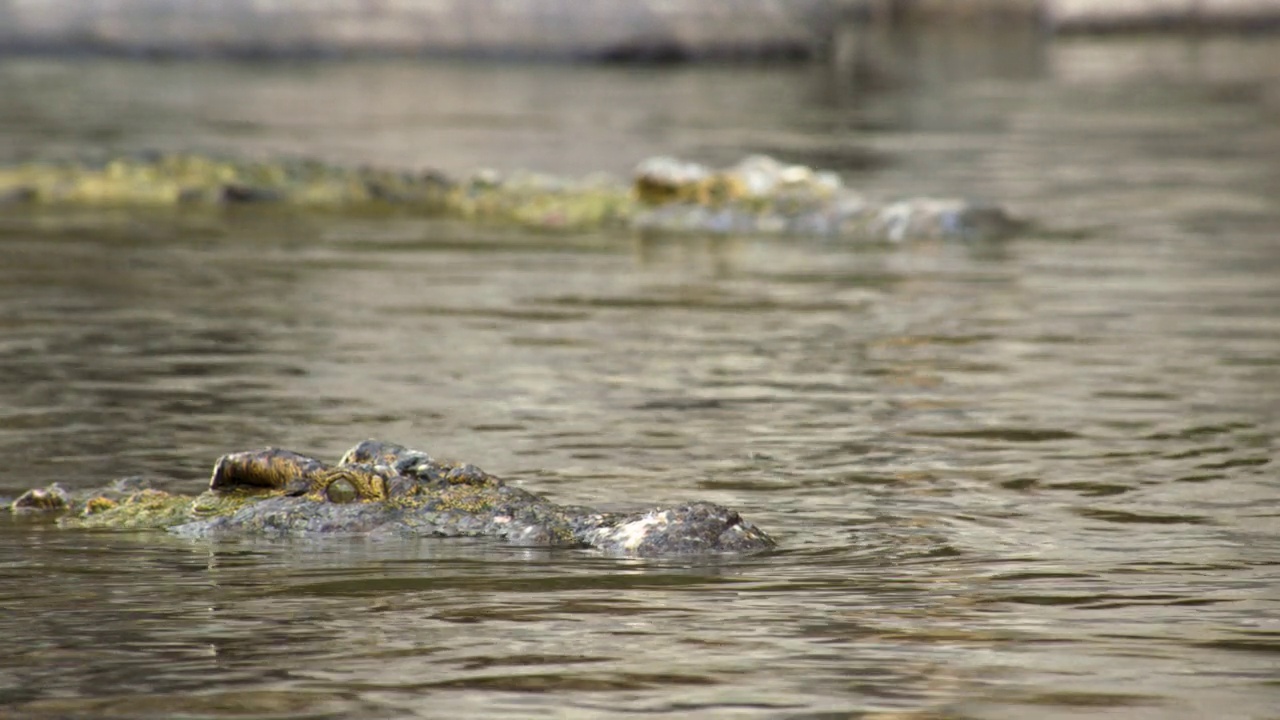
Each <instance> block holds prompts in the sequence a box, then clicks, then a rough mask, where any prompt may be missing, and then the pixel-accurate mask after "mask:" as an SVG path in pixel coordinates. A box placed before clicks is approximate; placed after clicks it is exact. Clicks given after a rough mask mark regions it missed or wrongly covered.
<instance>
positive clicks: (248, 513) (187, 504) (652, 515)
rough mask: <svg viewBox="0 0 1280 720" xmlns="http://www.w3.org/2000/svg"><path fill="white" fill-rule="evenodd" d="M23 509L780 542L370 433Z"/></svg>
mask: <svg viewBox="0 0 1280 720" xmlns="http://www.w3.org/2000/svg"><path fill="white" fill-rule="evenodd" d="M10 509H11V511H12V512H14V513H18V514H47V515H55V516H58V524H59V525H60V526H62V527H66V528H98V529H117V530H126V529H134V530H142V529H152V530H159V529H163V530H167V531H169V532H171V533H174V534H177V535H181V536H186V537H195V538H212V537H219V536H228V535H232V536H234V535H267V536H317V535H334V534H348V535H363V536H371V537H388V536H392V537H394V536H426V537H494V538H498V539H501V540H504V541H506V542H507V543H509V544H512V545H517V546H525V547H570V548H591V549H595V550H596V551H598V552H600V553H603V554H606V555H615V556H637V557H654V556H688V555H705V554H721V553H756V552H760V551H764V550H769V549H771V548H774V547H775V546H776V542H775V541H774V540H773V538H771V537H770V536H769V535H768V534H767V533H766V532H765V531H763V530H761V529H760V528H758V527H756V526H755V525H753V524H751V523H750V522H747V521H746V520H744V519H743V518H742V517H741V516H740V515H739V514H738V513H737V512H735V511H733V510H730V509H729V508H726V507H723V506H721V505H717V504H714V503H709V502H690V503H686V504H683V505H676V506H672V507H662V508H654V509H650V510H645V511H643V512H634V513H623V512H602V511H599V510H595V509H592V508H588V507H581V506H571V505H559V504H556V503H553V502H551V501H549V500H547V499H545V498H543V497H542V496H540V495H537V494H535V493H533V492H530V491H528V490H525V489H523V488H519V487H515V486H512V485H509V484H507V483H505V482H503V481H502V480H501V479H499V478H497V477H495V476H493V475H490V474H489V473H487V472H485V471H483V470H481V469H480V468H478V467H476V466H474V465H471V464H464V463H449V462H441V461H438V460H436V459H434V458H432V457H431V456H430V455H429V454H427V453H426V452H423V451H420V450H412V449H410V448H408V447H405V446H403V445H397V444H395V443H387V442H380V441H376V440H366V441H364V442H361V443H360V444H358V445H356V446H355V447H353V448H352V449H350V450H348V451H347V452H346V453H345V454H344V455H343V456H342V458H341V459H340V460H339V461H338V463H337V464H336V465H330V464H326V463H324V462H322V461H320V460H317V459H315V458H312V457H309V456H307V455H303V454H300V453H296V452H292V451H289V450H283V449H279V448H266V449H262V450H251V451H245V452H237V453H231V454H228V455H224V456H222V457H221V458H219V459H218V461H217V463H215V465H214V468H213V475H212V478H211V479H210V482H209V487H208V489H207V490H205V491H204V492H203V493H201V494H200V495H197V496H191V495H182V494H177V493H170V492H166V491H163V490H159V489H155V488H153V487H149V486H148V485H147V483H145V482H143V481H141V480H140V479H139V478H125V479H122V480H117V481H116V482H115V483H113V484H112V485H111V486H109V487H107V488H101V489H97V490H91V491H80V492H69V491H67V490H65V489H63V488H62V487H61V486H59V485H58V484H57V483H54V484H52V485H49V486H48V487H44V488H37V489H32V490H28V491H27V492H26V493H24V494H23V495H21V496H20V497H18V498H17V499H16V500H14V501H13V502H12V503H11V504H10Z"/></svg>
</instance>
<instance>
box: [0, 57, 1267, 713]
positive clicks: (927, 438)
mask: <svg viewBox="0 0 1280 720" xmlns="http://www.w3.org/2000/svg"><path fill="white" fill-rule="evenodd" d="M930 47H934V46H917V47H915V48H907V49H905V50H902V52H904V53H905V55H904V57H905V58H908V59H912V58H914V60H913V62H914V63H915V64H906V65H903V66H901V67H899V68H898V69H897V74H896V75H891V76H886V78H887V79H885V80H884V81H883V82H879V83H873V84H872V85H861V86H859V85H846V84H843V83H854V82H855V80H857V79H856V78H852V77H850V76H848V75H842V74H841V73H839V72H835V73H833V72H831V71H828V70H823V69H810V70H803V69H787V70H769V71H761V70H747V71H735V70H730V69H696V70H675V71H666V70H662V71H659V70H645V71H631V70H622V69H586V68H581V69H563V68H550V67H536V68H526V69H512V68H508V67H498V66H492V67H486V66H465V67H454V66H447V65H414V64H395V63H388V64H379V63H367V64H332V65H319V66H302V65H208V64H182V63H176V64H160V65H148V64H131V63H102V64H81V63H75V62H48V61H12V60H7V61H5V62H4V63H3V64H0V129H2V130H3V132H0V155H3V156H4V157H6V158H10V159H12V158H15V157H19V156H22V155H24V154H72V155H74V154H83V153H85V152H88V151H92V150H94V149H98V148H103V147H107V148H110V149H112V150H130V149H138V148H143V147H160V148H178V147H202V148H212V149H221V150H227V151H234V152H239V153H244V154H255V153H279V152H298V153H306V154H312V155H321V156H324V157H327V158H330V159H335V160H340V161H347V162H357V161H371V162H377V163H380V164H395V165H408V166H417V165H435V166H440V167H443V168H445V169H449V170H461V169H464V168H467V167H472V166H476V165H508V166H510V165H530V166H534V167H539V168H544V169H548V170H553V171H563V172H582V171H586V170H589V169H592V168H603V169H608V170H613V171H622V170H625V168H626V167H628V166H629V165H630V164H631V163H632V162H634V161H635V160H636V159H638V158H639V157H642V156H644V155H646V154H652V153H655V152H678V153H681V154H684V155H689V156H692V157H694V158H695V159H703V160H708V161H713V162H721V161H724V160H728V159H733V158H734V157H736V156H740V155H742V154H745V153H748V152H753V151H756V150H759V149H761V148H766V147H767V148H769V149H770V150H771V151H773V152H776V153H778V154H779V155H781V156H783V157H784V158H788V159H799V160H809V159H811V158H814V157H832V158H837V159H838V158H845V159H846V160H847V162H846V163H845V164H843V165H841V167H842V169H843V170H844V171H845V172H846V176H847V178H848V179H849V180H850V181H851V182H854V183H857V184H859V185H863V186H866V187H867V191H868V192H869V193H871V194H873V195H880V196H884V197H891V196H894V195H900V194H908V193H910V194H917V193H933V192H936V193H950V194H955V193H961V194H969V195H975V196H980V197H982V196H985V197H989V198H996V199H1007V200H1008V201H1010V202H1011V203H1013V204H1014V205H1015V206H1016V207H1017V208H1018V209H1019V210H1021V211H1024V212H1025V213H1026V214H1028V215H1031V216H1033V217H1036V218H1037V219H1039V220H1040V221H1041V222H1042V226H1043V227H1044V228H1047V230H1046V231H1045V232H1042V233H1039V234H1035V235H1032V236H1029V237H1024V238H1020V239H1018V240H1017V241H1015V242H1013V243H1011V244H1008V245H1004V246H941V245H917V246H913V247H904V248H858V249H853V248H847V247H840V246H837V245H834V244H830V243H823V242H783V241H772V240H755V239H749V238H717V239H690V240H682V241H672V240H656V239H647V238H632V237H615V236H593V235H584V236H575V237H567V238H556V237H543V236H526V235H520V234H516V233H511V232H507V231H501V230H496V229H493V228H483V227H467V226H462V225H456V224H449V223H437V222H432V221H427V220H421V219H412V218H403V217H388V218H377V217H366V218H339V217H326V216H297V215H291V214H280V213H277V212H260V211H257V210H256V209H252V208H250V209H247V210H243V211H239V210H238V211H237V212H235V213H234V214H225V215H224V214H216V213H204V212H197V213H192V214H189V215H171V214H160V215H149V214H145V213H138V212H133V211H125V210H108V211H95V212H89V211H76V212H71V211H57V212H53V211H50V212H45V213H31V212H25V211H24V212H17V211H14V210H12V209H10V210H6V211H3V212H4V213H6V214H0V327H3V333H0V452H3V453H4V454H5V456H6V457H8V458H9V460H10V462H9V463H8V464H7V465H6V467H7V468H8V469H7V470H5V471H4V472H3V473H0V495H8V496H12V495H13V494H15V493H17V492H19V491H20V490H21V489H22V488H25V487H29V486H33V485H43V484H45V483H48V482H52V481H59V482H63V483H65V484H68V485H73V486H79V487H88V486H92V485H94V484H98V483H103V482H105V481H107V480H109V479H110V478H113V477H117V476H122V475H131V474H149V475H157V476H162V477H165V478H168V482H169V483H171V484H172V485H173V486H175V487H178V488H182V489H187V490H194V489H196V488H198V487H199V485H200V483H201V482H202V481H203V477H204V476H205V475H206V473H207V471H208V467H209V466H210V465H211V464H212V462H213V460H214V459H215V458H216V457H217V456H218V455H219V454H221V453H223V452H226V451H230V450H238V449H243V448H249V447H254V446H260V445H264V444H277V445H283V446H286V447H291V448H296V449H299V450H305V451H310V452H315V453H318V454H321V455H324V456H326V457H330V458H336V457H337V456H338V455H339V454H340V453H341V452H342V451H343V450H344V449H345V448H346V447H348V446H350V445H352V444H354V443H355V442H356V441H358V440H360V439H362V438H364V437H370V436H373V437H381V438H386V439H390V440H397V441H402V442H408V443H411V444H416V445H420V446H423V447H425V448H428V449H430V450H431V451H432V452H434V453H437V454H439V455H442V456H446V457H456V458H461V459H467V460H470V461H473V462H476V463H477V464H479V465H481V466H482V467H484V468H486V469H488V470H490V471H492V472H495V473H497V474H499V475H502V476H504V477H506V478H508V479H511V480H512V481H514V482H517V483H521V484H523V485H525V486H526V487H529V488H533V489H537V490H540V491H546V492H547V493H549V494H550V495H552V496H553V497H554V498H555V499H557V500H561V501H565V502H578V503H589V504H593V505H599V506H604V507H616V508H626V507H634V506H637V505H642V504H645V503H650V502H659V501H663V502H666V501H673V500H680V499H685V498H693V497H698V498H706V499H710V500H715V501H719V502H723V503H726V504H730V505H733V506H735V507H738V508H741V509H742V510H743V512H744V514H746V515H747V516H748V517H750V518H751V519H752V520H754V521H756V522H758V523H759V524H760V525H761V526H763V527H766V528H768V529H770V530H772V531H776V533H777V534H778V535H779V537H780V538H781V539H782V541H783V545H784V549H783V550H782V551H780V552H778V553H776V554H773V555H768V556H760V557H751V558H738V559H718V560H704V561H692V562H691V561H687V560H685V561H644V562H641V561H625V560H611V559H604V558H600V557H595V556H592V555H590V554H587V553H583V552H578V551H564V550H559V551H546V550H530V549H523V548H507V547H502V546H498V545H495V544H493V543H489V542H472V541H466V542H462V541H435V540H416V541H407V540H406V541H380V542H366V541H363V540H351V539H333V540H326V541H308V542H266V541H262V540H255V539H245V540H242V541H226V542H219V543H209V542H192V541H187V540H182V539H177V538H170V537H167V536H164V535H148V534H129V533H121V534H92V533H86V532H70V531H60V530H57V529H56V528H53V527H50V526H49V525H47V524H45V523H42V522H37V521H31V520H20V519H9V518H5V519H0V577H2V578H3V583H0V607H3V608H4V612H3V614H0V634H3V636H4V638H5V640H6V644H5V646H6V653H5V654H4V655H3V656H0V715H4V716H20V717H47V718H53V717H58V718H62V717H95V718H96V717H157V718H158V717H171V716H173V715H174V714H175V713H183V714H185V715H186V716H191V717H222V718H225V717H246V718H248V717H264V716H265V717H291V718H292V717H299V718H301V717H344V716H359V717H406V716H417V717H439V716H449V717H456V716H484V717H498V716H506V717H532V716H546V715H560V716H579V717H594V716H615V715H621V714H644V715H646V716H654V715H656V716H666V717H685V716H688V715H690V714H694V713H699V712H704V713H706V714H708V715H715V716H735V717H738V716H740V717H768V718H773V717H789V718H828V717H849V716H868V715H869V716H878V717H889V716H894V717H955V718H960V717H965V718H968V717H992V718H999V717H1029V716H1031V717H1050V718H1052V717H1069V716H1076V715H1082V714H1091V713H1096V712H1098V711H1100V710H1110V711H1113V712H1116V713H1120V714H1123V715H1124V716H1125V717H1150V718H1168V717H1188V718H1190V717H1206V716H1223V715H1230V716H1233V717H1251V716H1252V717H1257V716H1263V715H1265V714H1267V713H1268V712H1274V710H1273V708H1274V707H1275V706H1276V705H1277V704H1280V688H1277V686H1276V684H1275V673H1274V667H1275V658H1276V654H1277V651H1280V607H1278V601H1277V595H1276V593H1275V573H1276V568H1277V564H1280V532H1278V531H1277V529H1276V528H1277V522H1278V521H1277V516H1278V515H1280V494H1278V493H1277V491H1276V485H1275V472H1276V471H1275V438H1276V437H1277V433H1278V432H1280V409H1278V408H1280V399H1278V398H1277V395H1276V391H1275V388H1276V387H1280V361H1278V360H1277V358H1280V282H1278V281H1277V278H1280V251H1278V250H1277V245H1276V243H1275V237H1276V233H1277V230H1280V206H1277V204H1276V200H1275V198H1277V197H1280V166H1277V165H1276V164H1275V163H1274V158H1275V157H1276V152H1277V150H1280V130H1278V129H1277V128H1280V123H1277V122H1276V120H1277V118H1278V116H1280V90H1277V85H1276V81H1275V79H1274V77H1272V76H1271V75H1270V74H1269V73H1268V72H1266V68H1270V67H1275V63H1277V62H1280V57H1277V55H1276V51H1275V49H1274V48H1272V47H1267V46H1264V45H1262V44H1251V43H1248V42H1244V41H1229V42H1228V41H1224V42H1221V43H1208V44H1201V45H1196V46H1186V45H1181V44H1177V43H1146V44H1134V43H1121V42H1108V43H1102V44H1090V43H1072V44H1064V45H1058V46H1053V47H1052V48H1050V50H1049V51H1048V52H1047V54H1046V55H1044V56H1037V57H1036V58H1035V63H1036V65H1035V67H1038V68H1040V70H1038V71H1037V72H1032V73H1022V72H1006V71H998V70H997V69H993V68H1001V67H1003V65H1001V64H1000V63H996V62H994V61H992V60H988V59H984V58H985V57H986V56H981V57H977V59H972V58H971V60H970V62H968V64H965V63H960V62H956V63H951V62H944V61H941V60H939V59H938V56H933V55H929V52H931V50H930ZM970 50H972V51H973V52H977V50H973V49H970ZM970 50H966V49H965V48H963V47H960V48H956V47H953V46H942V47H935V48H934V50H932V52H937V53H941V54H942V55H941V57H942V58H943V59H944V60H945V59H946V57H947V56H946V53H948V52H950V53H955V54H956V55H955V57H969V56H968V55H966V53H968V52H970ZM984 52H991V51H984ZM1126 68H1127V69H1126ZM859 82H865V78H863V79H862V80H859ZM837 83H841V84H837ZM788 152H790V153H793V155H791V156H788V155H787V153H788ZM868 159H870V161H867V160H868ZM837 164H838V163H837Z"/></svg>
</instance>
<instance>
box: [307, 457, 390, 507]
mask: <svg viewBox="0 0 1280 720" xmlns="http://www.w3.org/2000/svg"><path fill="white" fill-rule="evenodd" d="M339 482H342V483H346V484H348V485H350V487H351V489H352V490H353V491H354V492H355V494H356V496H357V498H358V499H359V500H360V501H362V502H372V501H377V500H386V499H387V480H386V478H385V477H384V476H383V475H382V474H381V473H379V472H378V470H377V468H375V467H374V466H372V465H358V464H357V465H343V466H342V467H337V468H333V469H330V470H325V471H324V472H321V473H317V474H316V475H314V476H313V477H312V478H311V483H312V490H311V492H312V493H313V494H314V496H315V498H316V499H317V500H320V499H323V500H327V501H330V502H347V501H346V500H342V499H338V498H337V497H335V495H334V494H332V493H330V492H329V489H330V488H331V487H332V486H333V484H334V483H339Z"/></svg>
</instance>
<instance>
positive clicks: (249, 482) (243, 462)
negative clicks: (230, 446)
mask: <svg viewBox="0 0 1280 720" xmlns="http://www.w3.org/2000/svg"><path fill="white" fill-rule="evenodd" d="M328 471H329V467H328V466H326V465H325V464H324V463H322V462H320V461H319V460H316V459H315V458H310V457H307V456H306V455H302V454H300V453H295V452H291V451H289V450H281V449H279V448H267V449H265V450H252V451H249V452H239V453H232V454H230V455H223V456H222V457H220V458H218V462H217V463H215V464H214V466H213V477H212V478H210V480H209V489H210V490H216V491H219V492H229V491H232V490H239V491H244V490H259V491H268V492H269V491H289V490H293V489H294V488H299V489H301V490H303V491H304V492H305V491H306V490H309V489H310V488H311V487H312V486H313V485H314V479H315V478H317V477H319V476H321V475H323V474H324V473H326V472H328Z"/></svg>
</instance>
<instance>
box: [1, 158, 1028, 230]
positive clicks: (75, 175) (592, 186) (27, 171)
mask: <svg viewBox="0 0 1280 720" xmlns="http://www.w3.org/2000/svg"><path fill="white" fill-rule="evenodd" d="M240 203H260V204H276V205H283V206H287V207H305V208H312V209H327V210H342V211H359V210H373V209H378V208H399V209H402V210H407V211H409V212H417V213H422V214H426V215H438V216H443V217H452V218H460V219H465V220H477V221H487V222H495V223H501V224H508V225H515V226H517V227H523V228H533V229H539V230H606V231H609V230H641V231H651V232H668V233H716V234H748V235H756V234H763V235H810V236H822V237H836V238H845V239H853V240H864V241H875V242H898V241H903V240H911V239H921V238H924V239H945V238H958V239H989V238H999V237H1003V236H1006V235H1010V234H1013V233H1016V232H1017V231H1019V230H1020V229H1021V228H1022V227H1023V225H1024V223H1023V222H1021V221H1019V220H1017V219H1015V218H1013V217H1012V216H1011V215H1010V214H1009V213H1007V212H1006V211H1005V210H1004V209H1003V208H1000V207H998V206H995V205H990V204H985V203H974V202H969V201H965V200H960V199H940V198H910V199H905V200H900V201H896V202H889V203H877V202H873V201H871V200H869V199H868V198H866V197H865V196H863V195H862V194H861V193H858V192H857V191H855V190H853V189H852V188H848V187H845V186H844V184H843V183H842V181H841V180H840V178H839V176H837V175H836V174H834V173H831V172H825V171H820V170H814V169H812V168H809V167H806V166H803V165H788V164H784V163H781V162H779V161H777V160H775V159H773V158H770V157H766V156H763V155H755V156H752V157H748V158H746V159H744V160H742V161H741V162H739V163H737V164H736V165H733V166H731V167H727V168H722V169H714V168H710V167H707V166H704V165H700V164H698V163H692V162H686V161H682V160H677V159H675V158H670V157H655V158H650V159H648V160H645V161H643V162H641V163H640V164H639V165H638V166H637V167H636V170H635V173H634V175H633V178H632V179H631V181H630V182H627V181H622V180H619V179H617V178H614V177H611V176H607V175H603V174H597V175H591V176H587V177H585V178H563V177H556V176H552V175H543V174H536V173H526V172H515V173H499V172H496V171H480V172H477V173H474V174H472V175H470V176H467V177H462V178H450V177H447V176H445V175H443V174H441V173H438V172H434V171H432V172H424V173H409V172H397V171H392V170H381V169H376V168H343V167H338V166H334V165H328V164H325V163H320V162H313V161H284V162H246V161H240V160H226V159H219V158H214V157H210V156H206V155H198V154H153V155H136V156H128V157H118V158H113V159H110V160H107V161H105V162H98V163H49V162H32V163H26V164H21V165H11V166H6V167H0V205H8V206H26V205H29V206H37V207H38V206H50V205H52V206H68V205H71V206H74V205H89V206H104V205H105V206H139V205H145V206H152V207H156V206H159V207H192V206H216V205H223V204H240Z"/></svg>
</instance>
